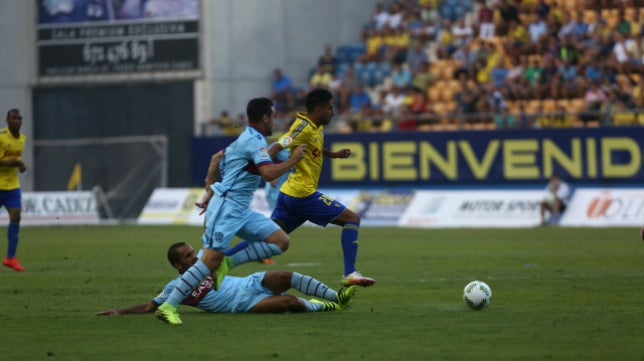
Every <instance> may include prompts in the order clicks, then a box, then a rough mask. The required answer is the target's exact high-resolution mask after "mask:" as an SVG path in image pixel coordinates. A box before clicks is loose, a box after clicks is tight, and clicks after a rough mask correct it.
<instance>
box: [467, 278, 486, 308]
mask: <svg viewBox="0 0 644 361" xmlns="http://www.w3.org/2000/svg"><path fill="white" fill-rule="evenodd" d="M490 298H492V289H491V288H490V286H488V285H487V284H486V283H485V282H481V281H472V282H470V283H468V284H467V286H465V289H464V290H463V301H465V304H467V306H468V307H469V308H471V309H473V310H482V309H484V308H486V307H487V306H488V305H489V304H490Z"/></svg>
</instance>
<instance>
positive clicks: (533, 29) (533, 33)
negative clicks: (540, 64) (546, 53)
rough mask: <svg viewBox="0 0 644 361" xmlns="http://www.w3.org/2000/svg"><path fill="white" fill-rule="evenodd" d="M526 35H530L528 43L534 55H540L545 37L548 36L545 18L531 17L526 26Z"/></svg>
mask: <svg viewBox="0 0 644 361" xmlns="http://www.w3.org/2000/svg"><path fill="white" fill-rule="evenodd" d="M528 33H530V42H531V43H532V48H533V49H534V52H535V53H541V52H542V51H543V49H544V43H545V41H544V40H545V39H546V36H547V35H548V23H547V22H546V18H545V17H541V16H539V17H532V21H531V22H530V25H528Z"/></svg>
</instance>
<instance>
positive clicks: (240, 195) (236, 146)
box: [211, 126, 273, 208]
mask: <svg viewBox="0 0 644 361" xmlns="http://www.w3.org/2000/svg"><path fill="white" fill-rule="evenodd" d="M272 163H273V161H272V160H271V157H270V156H269V155H268V149H267V144H266V139H265V138H264V136H263V135H262V133H260V132H259V131H258V130H257V129H255V128H253V127H250V126H249V127H246V130H244V132H243V133H242V134H241V135H240V136H239V137H238V138H237V140H235V141H234V142H233V143H232V144H230V145H229V146H228V148H226V150H225V152H224V157H223V159H222V160H221V163H219V170H220V172H221V179H222V180H221V182H217V183H215V184H213V185H212V186H211V188H212V190H214V191H215V194H216V195H217V196H218V197H220V196H223V197H229V198H230V199H231V200H232V201H233V202H235V203H237V204H238V205H239V206H240V207H246V208H247V207H248V206H250V202H251V200H252V199H253V195H254V194H255V190H256V189H257V186H259V182H260V180H261V176H260V174H259V170H258V168H259V167H261V166H264V165H267V164H272Z"/></svg>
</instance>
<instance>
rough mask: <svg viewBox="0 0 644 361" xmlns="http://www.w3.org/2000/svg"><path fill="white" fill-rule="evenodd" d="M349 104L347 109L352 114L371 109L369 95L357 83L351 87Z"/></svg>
mask: <svg viewBox="0 0 644 361" xmlns="http://www.w3.org/2000/svg"><path fill="white" fill-rule="evenodd" d="M349 105H350V108H349V111H350V112H351V113H353V114H355V113H362V112H365V111H366V110H369V109H371V107H372V104H371V97H370V96H369V94H367V92H365V90H364V87H363V86H361V85H358V86H356V87H355V88H354V89H353V91H352V92H351V97H350V98H349Z"/></svg>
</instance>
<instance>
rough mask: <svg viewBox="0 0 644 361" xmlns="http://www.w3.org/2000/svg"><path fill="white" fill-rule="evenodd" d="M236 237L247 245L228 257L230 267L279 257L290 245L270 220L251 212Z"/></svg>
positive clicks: (284, 233)
mask: <svg viewBox="0 0 644 361" xmlns="http://www.w3.org/2000/svg"><path fill="white" fill-rule="evenodd" d="M237 236H238V237H240V238H242V239H245V240H246V241H247V242H248V243H249V245H248V247H246V248H244V249H242V250H240V251H239V252H237V253H235V254H234V255H232V256H231V257H230V258H231V262H230V265H231V267H232V266H235V267H236V266H239V265H241V264H244V263H248V262H254V261H262V260H264V259H267V258H271V257H273V256H279V255H281V254H282V253H284V252H285V251H286V250H287V249H288V247H289V245H290V238H289V236H288V234H286V232H284V231H283V230H282V229H281V228H280V227H279V226H278V225H277V224H276V223H275V222H273V221H272V220H270V219H268V218H266V217H264V216H263V215H261V214H259V213H257V212H253V211H248V215H247V217H246V221H245V223H244V225H243V226H242V227H241V228H240V230H239V231H238V232H237Z"/></svg>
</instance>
